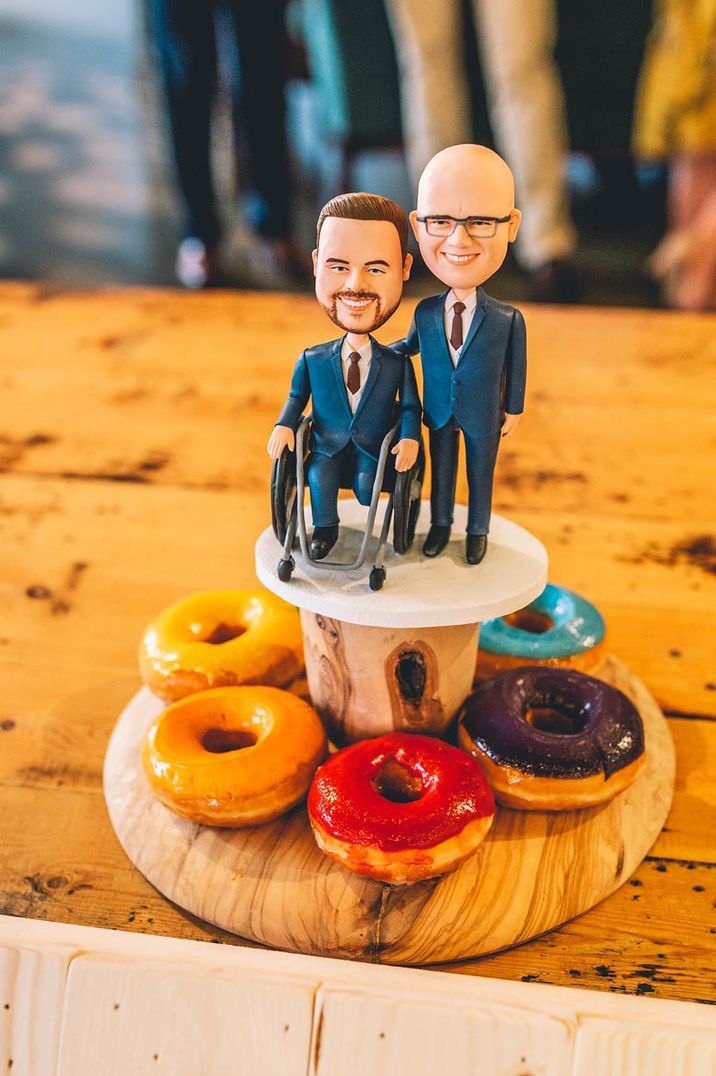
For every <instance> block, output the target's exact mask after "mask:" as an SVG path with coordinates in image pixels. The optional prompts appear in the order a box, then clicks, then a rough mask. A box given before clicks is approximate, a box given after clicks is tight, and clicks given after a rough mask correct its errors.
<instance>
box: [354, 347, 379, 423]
mask: <svg viewBox="0 0 716 1076" xmlns="http://www.w3.org/2000/svg"><path fill="white" fill-rule="evenodd" d="M370 343H371V351H370V366H369V367H368V378H367V380H366V383H365V385H364V386H363V391H362V392H361V394H360V400H359V401H358V406H357V407H356V410H355V414H354V415H353V419H354V420H355V419H357V418H358V416H359V414H360V413H361V411H362V410H363V405H364V404H365V402H366V400H367V399H368V397H369V395H370V393H371V390H372V388H373V386H374V385H375V383H376V381H377V379H378V374H379V373H380V363H381V359H380V356H379V354H378V348H377V347H376V343H375V340H374V339H373V338H372V337H371V341H370ZM349 410H350V408H349Z"/></svg>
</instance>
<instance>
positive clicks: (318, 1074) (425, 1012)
mask: <svg viewBox="0 0 716 1076" xmlns="http://www.w3.org/2000/svg"><path fill="white" fill-rule="evenodd" d="M317 1002H318V1004H317V1014H316V1021H315V1024H314V1042H313V1048H312V1067H311V1070H310V1072H311V1074H312V1076H335V1074H337V1073H340V1076H365V1073H370V1074H371V1076H395V1074H396V1073H403V1072H409V1073H410V1076H435V1074H436V1073H439V1072H449V1073H450V1076H476V1074H478V1073H484V1074H485V1076H488V1074H489V1076H516V1074H518V1073H524V1074H527V1073H530V1074H533V1073H534V1074H537V1073H541V1074H544V1076H547V1074H549V1076H570V1074H571V1071H572V1040H573V1035H574V1031H575V1030H576V1020H575V1021H574V1022H573V1023H570V1022H567V1021H564V1020H558V1019H554V1018H553V1017H551V1016H549V1015H548V1014H547V1013H541V1014H534V1013H529V1012H525V1011H524V1010H519V1009H516V1008H507V1007H504V1006H500V1005H494V1006H493V1005H490V1004H489V1003H488V1002H486V1001H483V1002H481V1003H477V1004H475V1005H474V1007H471V1008H467V1007H455V1006H452V1005H449V1004H447V1005H446V1004H441V1003H440V1001H439V1000H437V999H436V1000H435V1001H434V1002H432V1003H431V1002H430V1001H429V1000H427V999H426V1000H417V999H415V998H407V999H406V998H401V997H400V996H389V995H384V996H381V995H378V996H375V995H373V996H371V995H369V994H367V993H356V992H354V991H346V990H336V989H332V988H330V987H329V988H325V989H323V990H321V991H320V993H319V997H318V999H317Z"/></svg>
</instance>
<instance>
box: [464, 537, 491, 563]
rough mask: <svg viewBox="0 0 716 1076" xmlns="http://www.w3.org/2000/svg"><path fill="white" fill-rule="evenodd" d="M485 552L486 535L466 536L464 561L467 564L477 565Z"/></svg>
mask: <svg viewBox="0 0 716 1076" xmlns="http://www.w3.org/2000/svg"><path fill="white" fill-rule="evenodd" d="M486 552H487V535H486V534H468V535H467V537H466V538H465V560H466V561H467V563H468V564H479V563H480V561H481V560H482V558H483V557H484V556H485V553H486Z"/></svg>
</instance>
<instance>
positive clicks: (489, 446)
mask: <svg viewBox="0 0 716 1076" xmlns="http://www.w3.org/2000/svg"><path fill="white" fill-rule="evenodd" d="M514 198H515V192H514V180H513V178H512V173H511V172H510V169H509V168H508V166H507V165H506V164H505V162H504V161H503V160H502V158H501V157H499V156H498V155H497V154H496V153H494V152H493V151H492V150H490V149H487V148H486V147H485V146H475V145H463V146H450V147H449V148H448V149H444V150H442V151H441V152H440V153H438V154H436V155H435V157H433V158H432V160H431V161H430V162H429V163H428V165H427V167H426V168H425V171H424V172H423V174H422V176H421V178H420V183H419V186H418V208H417V210H414V211H413V212H412V213H411V214H410V223H411V225H412V228H413V231H414V233H415V238H416V239H417V241H418V245H419V247H420V253H421V254H422V256H423V259H424V261H425V263H426V265H427V266H428V268H429V269H430V270H431V272H433V273H434V274H435V276H436V277H437V278H438V279H439V280H441V281H442V282H443V284H447V285H448V290H447V291H444V292H443V293H442V294H440V295H435V296H432V297H431V298H429V299H424V300H423V301H422V302H421V303H419V304H418V306H417V308H416V310H415V317H414V319H413V324H412V326H411V328H410V332H409V333H408V336H407V337H406V338H405V340H403V341H400V342H399V343H398V344H396V345H394V347H396V348H397V349H399V350H402V351H403V352H404V353H408V354H410V355H415V354H416V353H417V352H420V358H421V362H422V367H423V410H424V418H423V421H424V422H425V425H426V426H427V427H428V429H429V431H430V460H431V465H432V488H431V496H430V509H431V525H430V530H429V532H428V535H427V538H426V540H425V543H424V545H423V553H424V554H425V556H426V557H436V556H438V554H439V553H442V551H443V550H444V549H445V547H446V545H447V543H448V541H449V540H450V531H451V528H452V522H453V508H454V503H455V483H456V479H457V462H458V440H459V437H460V434H461V433H462V436H463V439H464V441H465V458H466V464H467V480H468V487H469V500H468V522H467V536H466V542H465V559H466V560H467V562H468V564H479V563H480V561H481V560H482V559H483V557H484V556H485V552H486V550H487V535H488V531H489V526H490V511H491V506H492V482H493V474H494V470H495V462H496V459H497V450H498V447H499V444H500V440H501V438H502V437H505V436H506V435H507V434H508V433H510V432H511V431H512V430H513V429H514V428H515V426H516V425H517V423H518V421H519V418H520V415H521V413H522V409H523V406H524V394H525V372H526V338H525V323H524V319H523V317H522V314H521V313H520V312H519V310H516V309H515V308H514V307H512V306H508V305H507V304H506V303H500V302H498V301H497V300H496V299H491V298H490V296H489V295H487V294H486V293H485V292H484V291H483V289H482V287H481V285H482V284H483V283H484V281H486V280H488V279H489V278H490V277H491V276H493V274H494V273H496V272H497V270H498V269H499V268H500V266H501V265H502V263H503V261H504V260H505V255H506V254H507V246H508V243H512V242H513V241H514V239H515V237H516V236H517V230H518V228H519V224H520V216H521V214H520V211H519V209H515V205H514Z"/></svg>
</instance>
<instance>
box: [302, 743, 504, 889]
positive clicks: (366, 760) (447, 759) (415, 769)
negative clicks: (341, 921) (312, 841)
mask: <svg viewBox="0 0 716 1076" xmlns="http://www.w3.org/2000/svg"><path fill="white" fill-rule="evenodd" d="M494 814H495V800H494V797H493V795H492V790H491V789H490V786H489V785H488V783H487V781H486V779H485V776H484V774H483V772H482V770H481V769H480V766H479V764H478V763H477V762H475V760H474V759H473V758H471V757H470V756H469V755H467V754H466V753H465V752H464V751H460V750H458V748H456V747H451V746H450V745H449V744H446V743H443V741H442V740H436V739H435V738H434V737H432V736H418V735H414V734H412V733H405V732H392V733H390V734H389V735H387V736H380V737H378V738H377V739H374V740H362V741H361V742H360V743H356V744H353V745H352V746H351V747H346V748H344V750H342V751H338V752H336V754H335V755H332V756H331V758H330V759H329V760H328V762H326V764H325V766H321V768H320V770H319V771H318V773H317V774H316V776H315V778H314V781H313V784H312V785H311V790H310V792H309V794H308V817H309V820H310V823H311V827H312V829H313V835H314V837H315V838H316V843H317V844H318V847H319V848H320V849H321V850H322V851H323V852H325V853H326V855H327V856H330V858H331V859H335V860H336V862H337V863H341V864H342V865H343V866H344V867H347V868H348V870H351V871H354V872H355V873H356V874H362V875H364V876H365V877H367V878H375V879H376V880H377V881H380V882H390V883H391V884H392V885H406V884H410V883H413V882H421V881H423V879H425V878H435V877H437V875H439V874H446V873H447V872H448V871H451V870H455V868H456V867H459V866H460V864H461V863H462V862H463V861H464V860H466V859H467V858H468V857H469V856H471V855H472V854H473V852H474V851H475V850H476V848H477V847H478V845H479V844H480V843H481V842H482V841H483V840H484V838H485V836H486V834H487V831H488V830H489V828H490V826H491V825H492V820H493V818H494Z"/></svg>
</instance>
